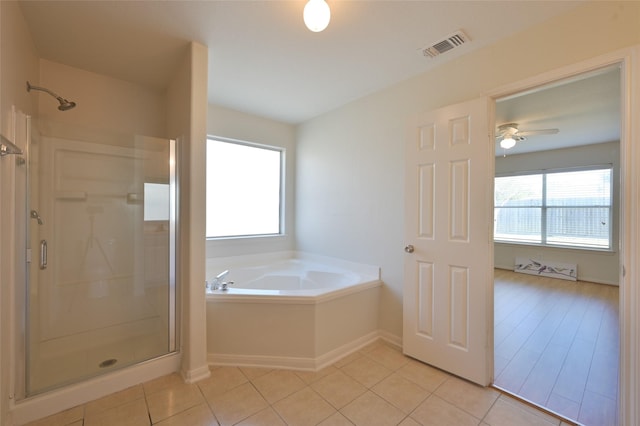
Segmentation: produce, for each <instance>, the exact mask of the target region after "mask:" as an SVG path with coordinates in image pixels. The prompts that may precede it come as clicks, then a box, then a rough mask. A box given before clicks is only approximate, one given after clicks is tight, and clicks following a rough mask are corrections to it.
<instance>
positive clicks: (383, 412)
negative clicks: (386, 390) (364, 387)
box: [340, 391, 405, 426]
mask: <svg viewBox="0 0 640 426" xmlns="http://www.w3.org/2000/svg"><path fill="white" fill-rule="evenodd" d="M340 412H341V413H342V414H343V415H344V416H345V417H346V418H347V419H349V420H350V421H351V422H352V423H353V424H355V425H356V426H377V425H379V426H388V425H397V424H398V423H400V422H401V421H402V419H404V418H405V414H404V413H403V412H402V411H401V410H400V409H399V408H396V407H394V406H393V405H391V404H389V403H388V402H387V401H385V400H384V399H382V398H380V397H379V396H378V395H376V394H375V393H373V392H371V391H367V392H366V393H365V394H363V395H362V396H360V397H358V398H357V399H356V400H355V401H353V402H351V403H350V404H348V405H347V406H345V407H344V408H343V409H342V410H340Z"/></svg>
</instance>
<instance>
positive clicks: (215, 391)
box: [197, 367, 248, 398]
mask: <svg viewBox="0 0 640 426" xmlns="http://www.w3.org/2000/svg"><path fill="white" fill-rule="evenodd" d="M247 382H248V379H247V377H246V376H245V375H244V374H243V373H242V371H240V369H239V368H237V367H217V368H212V369H211V376H209V377H208V378H206V379H204V380H201V381H199V382H198V383H197V385H198V387H199V388H200V390H202V393H203V394H204V396H205V397H207V398H208V397H212V396H215V395H219V394H221V393H224V392H226V391H228V390H231V389H233V388H235V387H236V386H239V385H241V384H243V383H247Z"/></svg>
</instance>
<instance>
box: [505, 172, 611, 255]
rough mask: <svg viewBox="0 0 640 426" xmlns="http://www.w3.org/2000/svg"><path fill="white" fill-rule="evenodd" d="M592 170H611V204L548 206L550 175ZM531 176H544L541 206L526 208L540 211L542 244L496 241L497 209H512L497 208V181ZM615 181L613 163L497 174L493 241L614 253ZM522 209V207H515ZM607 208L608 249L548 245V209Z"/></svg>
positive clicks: (506, 242)
mask: <svg viewBox="0 0 640 426" xmlns="http://www.w3.org/2000/svg"><path fill="white" fill-rule="evenodd" d="M590 170H609V173H610V177H609V204H607V205H585V206H554V205H551V206H549V205H548V202H547V175H550V174H558V173H571V172H581V171H590ZM530 175H542V189H541V204H540V206H524V207H528V208H536V209H539V210H540V242H539V243H538V242H533V241H517V240H509V239H496V234H495V224H496V209H497V208H512V207H505V206H496V204H495V179H497V178H501V177H515V176H530ZM614 179H615V167H614V165H613V164H612V163H603V164H593V165H588V166H578V167H560V168H552V169H539V170H527V171H518V172H507V173H496V175H495V176H494V206H493V212H494V232H493V241H494V243H496V244H514V245H521V246H534V247H549V248H560V249H570V250H586V251H597V252H610V253H611V252H614V251H615V241H614V239H615V235H614V230H615V224H614V223H613V221H614V209H615V200H614V196H615V194H614V191H615V185H614ZM513 207H520V206H513ZM577 207H579V208H585V209H586V208H596V207H601V208H607V209H608V210H609V214H608V221H607V225H608V231H607V232H608V240H609V246H608V247H596V246H588V245H577V244H554V243H548V235H547V229H548V228H547V209H548V208H552V209H554V208H577Z"/></svg>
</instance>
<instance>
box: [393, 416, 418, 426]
mask: <svg viewBox="0 0 640 426" xmlns="http://www.w3.org/2000/svg"><path fill="white" fill-rule="evenodd" d="M398 426H422V425H420V423H418V422H416V421H415V420H413V419H412V418H411V417H405V419H404V420H403V421H402V422H400V423H399V424H398Z"/></svg>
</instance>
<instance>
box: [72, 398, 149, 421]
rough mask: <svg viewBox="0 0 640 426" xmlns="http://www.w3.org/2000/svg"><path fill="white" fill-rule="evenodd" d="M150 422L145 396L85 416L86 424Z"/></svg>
mask: <svg viewBox="0 0 640 426" xmlns="http://www.w3.org/2000/svg"><path fill="white" fill-rule="evenodd" d="M149 424H151V423H150V422H149V413H148V411H147V405H146V404H145V402H144V398H141V399H137V400H135V401H132V402H128V403H126V404H121V405H118V406H117V407H113V408H109V409H107V410H104V411H102V412H99V413H96V414H93V415H89V416H85V418H84V425H85V426H111V425H118V426H147V425H149Z"/></svg>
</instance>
